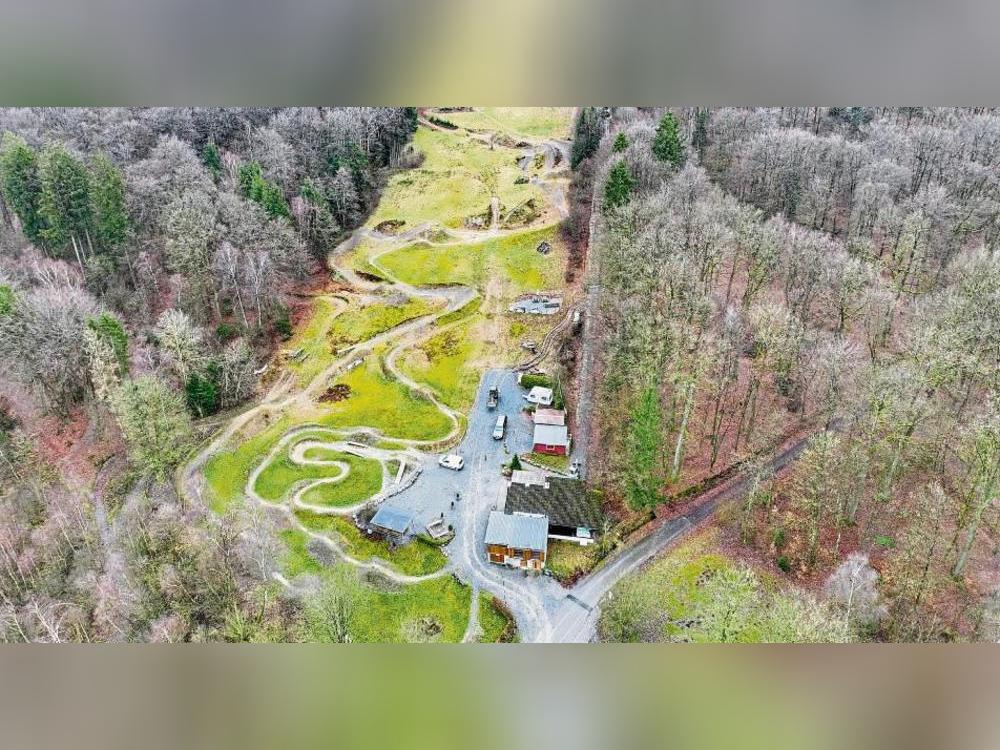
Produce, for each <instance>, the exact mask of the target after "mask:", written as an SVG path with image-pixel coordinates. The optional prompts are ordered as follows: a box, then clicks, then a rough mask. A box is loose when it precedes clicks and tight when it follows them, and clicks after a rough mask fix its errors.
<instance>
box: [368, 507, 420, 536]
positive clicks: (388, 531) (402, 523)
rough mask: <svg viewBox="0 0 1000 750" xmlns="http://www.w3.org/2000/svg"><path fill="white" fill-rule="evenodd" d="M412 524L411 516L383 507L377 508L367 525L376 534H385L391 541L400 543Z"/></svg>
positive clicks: (395, 509) (396, 509) (401, 511)
mask: <svg viewBox="0 0 1000 750" xmlns="http://www.w3.org/2000/svg"><path fill="white" fill-rule="evenodd" d="M412 523H413V516H411V515H410V514H409V513H407V512H406V511H404V510H401V509H399V508H393V507H391V506H388V505H383V506H382V507H381V508H379V509H378V510H377V511H376V513H375V515H374V516H372V520H371V521H369V525H370V526H371V527H372V528H373V529H374V530H375V531H378V532H381V533H382V534H385V535H386V536H388V537H389V538H391V539H395V540H396V541H400V540H402V539H403V537H405V536H406V534H407V533H408V532H409V530H410V526H411V524H412Z"/></svg>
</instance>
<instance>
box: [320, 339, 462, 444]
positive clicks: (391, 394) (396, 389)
mask: <svg viewBox="0 0 1000 750" xmlns="http://www.w3.org/2000/svg"><path fill="white" fill-rule="evenodd" d="M337 382H338V383H345V384H346V385H348V386H350V388H351V396H350V397H349V398H347V399H345V400H343V401H338V402H336V403H333V404H329V405H327V404H324V405H323V407H322V408H323V411H322V412H320V413H319V414H318V415H317V421H319V422H320V423H321V424H323V425H324V426H328V427H361V426H368V427H374V428H376V429H379V430H382V431H383V432H384V433H385V434H386V435H387V436H388V437H394V438H399V439H402V440H438V439H440V438H443V437H444V436H445V435H447V434H448V432H449V431H450V430H451V426H452V425H451V420H450V419H448V417H446V416H445V415H444V414H442V413H441V412H440V411H439V410H438V408H437V407H436V406H434V404H433V403H431V402H430V401H429V400H427V399H426V398H424V397H423V396H421V395H419V394H415V393H411V392H410V390H409V389H408V388H407V387H406V386H404V385H403V384H402V383H400V382H399V381H397V380H394V379H390V378H387V377H386V376H385V375H384V374H383V373H382V370H381V367H380V356H379V354H378V353H376V354H373V355H371V356H369V357H368V358H367V360H366V361H365V363H364V364H362V365H361V366H359V367H357V368H355V369H354V370H352V371H351V372H349V373H347V374H346V375H344V376H343V377H341V378H340V379H339V380H338V381H337Z"/></svg>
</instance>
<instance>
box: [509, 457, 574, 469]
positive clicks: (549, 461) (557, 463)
mask: <svg viewBox="0 0 1000 750" xmlns="http://www.w3.org/2000/svg"><path fill="white" fill-rule="evenodd" d="M521 458H522V459H524V458H526V459H527V460H529V461H531V462H532V463H534V464H538V465H539V466H543V467H545V468H546V469H552V471H566V470H567V469H569V456H550V455H548V454H547V453H527V454H525V455H523V456H521Z"/></svg>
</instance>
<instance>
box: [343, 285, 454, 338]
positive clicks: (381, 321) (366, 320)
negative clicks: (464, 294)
mask: <svg viewBox="0 0 1000 750" xmlns="http://www.w3.org/2000/svg"><path fill="white" fill-rule="evenodd" d="M443 306H444V302H443V301H441V302H437V303H436V304H435V303H431V302H428V301H427V300H424V299H419V298H414V299H410V298H408V299H406V301H405V302H403V303H402V304H398V305H393V304H382V303H376V304H372V305H366V306H365V307H357V308H353V309H351V310H349V311H347V312H345V313H343V314H342V315H339V316H338V317H337V318H335V319H334V321H333V324H332V325H331V326H330V329H329V332H328V333H327V338H328V341H329V345H330V347H331V348H332V349H334V350H336V349H339V348H341V347H344V346H348V345H350V344H356V343H358V342H360V341H367V340H368V339H370V338H372V337H373V336H377V335H378V334H380V333H384V332H385V331H388V330H390V329H392V328H395V327H396V326H398V325H399V324H401V323H405V322H406V321H408V320H413V319H414V318H419V317H420V316H422V315H427V314H429V313H431V312H434V310H438V309H440V308H441V307H443Z"/></svg>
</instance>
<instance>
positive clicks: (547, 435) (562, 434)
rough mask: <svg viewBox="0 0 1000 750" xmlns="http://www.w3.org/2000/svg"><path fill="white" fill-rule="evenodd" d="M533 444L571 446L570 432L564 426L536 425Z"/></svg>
mask: <svg viewBox="0 0 1000 750" xmlns="http://www.w3.org/2000/svg"><path fill="white" fill-rule="evenodd" d="M532 442H535V443H541V444H542V445H569V430H567V429H566V425H564V424H536V425H535V438H534V440H533V441H532Z"/></svg>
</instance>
